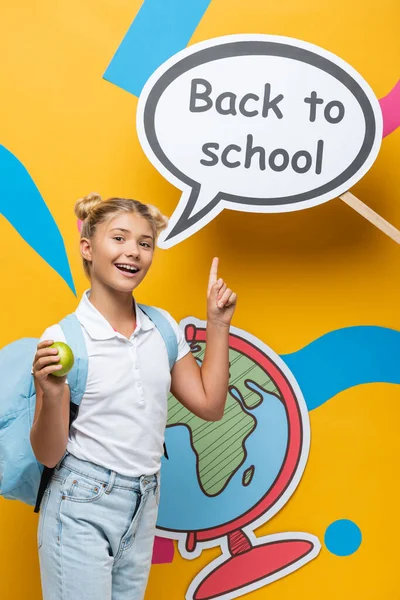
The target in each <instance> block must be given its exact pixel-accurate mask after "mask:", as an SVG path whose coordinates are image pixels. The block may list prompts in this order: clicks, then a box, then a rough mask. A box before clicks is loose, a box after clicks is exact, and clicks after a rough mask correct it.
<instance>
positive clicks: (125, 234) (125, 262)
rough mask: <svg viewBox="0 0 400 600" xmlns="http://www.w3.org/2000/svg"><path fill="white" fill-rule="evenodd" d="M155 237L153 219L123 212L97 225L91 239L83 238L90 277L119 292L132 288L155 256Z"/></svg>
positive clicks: (143, 275) (82, 246)
mask: <svg viewBox="0 0 400 600" xmlns="http://www.w3.org/2000/svg"><path fill="white" fill-rule="evenodd" d="M154 246H155V239H154V234H153V229H152V227H151V225H150V223H149V222H148V221H147V219H145V218H144V217H141V216H139V215H136V214H133V213H121V214H118V215H117V216H115V217H113V218H112V219H110V220H109V221H105V222H104V223H101V224H100V225H98V226H97V229H96V233H95V234H94V236H93V237H92V239H91V240H89V239H87V238H82V239H81V253H82V256H83V257H84V258H85V259H86V260H88V261H89V263H90V279H91V281H92V284H93V281H94V280H96V281H98V282H99V283H102V284H103V285H106V286H108V287H111V288H112V289H114V290H116V291H118V292H132V290H134V289H135V288H136V287H137V286H138V285H139V284H140V283H141V282H142V281H143V279H144V278H145V276H146V273H147V271H148V270H149V268H150V265H151V263H152V260H153V253H154Z"/></svg>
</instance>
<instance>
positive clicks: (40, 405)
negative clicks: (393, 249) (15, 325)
mask: <svg viewBox="0 0 400 600" xmlns="http://www.w3.org/2000/svg"><path fill="white" fill-rule="evenodd" d="M75 212H76V215H77V216H78V218H79V219H81V220H82V229H81V241H80V249H81V254H82V258H83V267H84V270H85V273H86V274H87V276H88V277H89V279H90V290H88V291H86V292H85V293H84V294H83V296H82V299H81V301H80V303H79V305H78V307H77V309H76V313H75V315H76V317H77V319H78V321H79V324H80V327H81V330H82V334H83V338H84V341H85V345H86V349H87V354H88V360H89V362H88V377H87V383H86V389H85V392H84V395H83V398H82V401H81V404H80V408H79V412H78V415H77V417H76V419H75V420H74V421H73V422H72V424H71V427H69V410H70V388H69V385H68V380H67V378H66V377H55V376H54V375H53V374H54V373H56V372H57V371H58V370H60V369H61V368H62V367H61V365H59V364H57V362H58V361H59V356H58V354H57V350H56V349H53V348H50V346H51V344H52V343H53V341H63V342H65V341H66V340H65V337H64V335H63V331H62V329H61V327H60V325H53V326H51V327H49V328H48V329H47V330H46V331H45V332H44V334H43V336H42V338H41V341H40V343H39V345H38V348H37V352H36V355H35V359H34V365H33V373H34V377H35V386H36V392H37V401H36V411H35V417H34V423H33V426H32V430H31V444H32V448H33V450H34V453H35V456H36V458H37V459H38V461H39V462H41V463H42V464H43V465H45V466H46V467H49V468H54V471H53V474H52V477H51V480H50V481H49V483H48V485H47V488H46V491H45V494H44V496H43V500H42V505H41V513H40V519H39V529H38V547H39V559H40V568H41V579H42V590H43V599H44V600H92V599H93V600H128V599H129V600H140V599H141V598H143V596H144V593H145V589H146V584H147V579H148V574H149V569H150V564H151V557H152V548H153V541H154V535H155V525H156V520H157V511H158V502H159V491H160V490H159V488H160V478H159V471H160V466H161V457H162V454H163V442H164V432H165V426H166V421H167V397H168V393H169V391H170V390H171V391H172V393H173V394H174V396H175V397H176V398H177V399H178V400H179V401H180V402H181V403H182V404H183V405H184V406H185V407H186V408H188V409H189V410H190V411H192V412H193V413H194V414H195V415H197V416H199V417H201V418H202V419H205V420H208V421H215V420H219V419H221V418H222V416H223V413H224V407H225V401H226V396H227V391H228V380H229V372H228V367H229V364H228V336H229V326H230V322H231V319H232V316H233V313H234V309H235V305H236V294H234V293H233V292H232V291H231V290H230V289H229V288H228V287H227V285H226V284H225V283H224V281H223V280H222V279H218V275H217V269H218V259H214V260H213V262H212V266H211V271H210V278H209V285H208V291H207V349H206V353H205V357H204V361H203V363H202V366H201V368H200V367H199V365H198V364H197V362H196V361H195V359H194V357H193V356H192V354H191V352H190V350H189V347H188V345H187V343H186V341H185V338H184V335H183V332H182V331H181V330H180V328H179V327H178V325H177V323H176V322H175V321H174V320H173V319H172V317H171V316H170V315H169V314H168V313H167V312H166V311H164V310H161V309H158V310H159V311H160V312H161V315H162V316H163V317H164V319H166V320H167V322H168V325H169V327H170V328H171V329H172V331H173V334H174V335H175V337H176V345H177V348H178V351H177V359H176V362H175V364H174V366H173V368H172V370H171V372H170V368H169V363H168V355H167V351H166V346H165V343H164V340H163V337H162V335H161V333H160V331H159V330H158V328H157V327H156V326H155V324H154V323H153V322H152V320H151V319H150V318H149V317H148V316H147V314H146V313H145V312H144V311H143V310H142V309H141V308H140V307H139V306H138V304H137V303H136V299H135V298H134V297H133V296H132V293H133V292H134V290H136V288H137V287H138V286H139V285H140V283H141V282H142V281H143V279H144V278H145V277H146V274H147V272H148V270H149V268H150V267H151V264H152V261H153V257H154V251H155V245H156V241H157V236H158V234H159V233H160V231H162V230H163V229H164V228H165V227H166V225H167V219H166V217H164V216H163V215H162V214H161V213H160V212H159V210H158V209H156V208H155V207H153V206H150V205H145V204H142V203H140V202H138V201H135V200H128V199H122V198H111V199H109V200H105V201H102V199H101V198H100V197H99V196H97V195H95V194H91V195H90V196H88V197H86V198H83V199H82V200H79V201H78V202H77V204H76V206H75ZM135 293H136V292H135ZM177 493H180V494H182V493H183V494H184V482H183V485H182V489H181V490H177ZM44 504H45V509H44Z"/></svg>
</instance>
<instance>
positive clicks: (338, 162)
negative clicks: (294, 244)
mask: <svg viewBox="0 0 400 600" xmlns="http://www.w3.org/2000/svg"><path fill="white" fill-rule="evenodd" d="M137 129H138V135H139V140H140V143H141V145H142V147H143V150H144V152H145V153H146V155H147V157H148V158H149V160H150V161H151V162H152V163H153V165H154V166H155V167H156V168H157V170H158V171H159V172H160V173H161V174H162V175H163V176H164V177H165V178H166V179H167V180H168V181H170V182H171V183H172V184H173V185H175V186H176V187H178V188H179V189H181V190H182V192H183V193H182V196H181V199H180V202H179V204H178V206H177V208H176V210H175V212H174V214H173V216H172V217H171V219H170V223H169V226H168V229H167V230H166V231H165V232H163V234H162V235H161V236H160V239H159V246H161V247H163V248H168V247H170V246H173V245H175V244H177V243H178V242H180V241H182V240H184V239H185V238H187V237H188V236H189V235H192V234H193V233H195V232H196V231H198V230H199V229H200V228H202V227H204V225H206V223H208V222H209V221H210V220H211V219H213V218H214V217H215V216H216V215H217V214H219V213H220V212H221V211H222V210H223V209H224V208H229V209H232V210H239V211H246V212H265V213H268V212H288V211H294V210H300V209H304V208H308V207H311V206H316V205H318V204H322V203H323V202H327V201H328V200H331V199H332V198H335V197H337V196H339V195H340V194H342V193H343V192H345V191H347V190H348V189H349V188H350V187H351V186H353V185H354V184H355V183H356V182H357V181H358V180H359V179H361V178H362V177H363V175H364V174H365V173H366V172H367V171H368V169H369V168H370V167H371V165H372V164H373V162H374V161H375V159H376V156H377V154H378V152H379V148H380V144H381V141H382V113H381V109H380V106H379V103H378V100H377V98H376V97H375V95H374V93H373V92H372V90H371V88H370V87H369V85H368V84H367V83H366V82H365V81H364V79H363V78H362V77H361V75H359V73H357V72H356V71H355V70H354V69H353V68H352V67H351V66H350V65H348V64H347V63H346V62H344V61H343V60H342V59H340V58H338V57H337V56H335V55H334V54H332V53H330V52H328V51H326V50H323V49H322V48H319V47H318V46H314V45H313V44H309V43H307V42H303V41H300V40H295V39H291V38H287V37H280V36H269V35H247V34H246V35H244V34H243V35H233V36H224V37H220V38H215V39H211V40H207V41H205V42H201V43H199V44H196V45H193V46H190V47H189V48H186V49H185V50H183V51H182V52H179V53H178V54H176V55H175V56H173V57H172V58H170V59H169V60H168V61H166V62H165V63H164V64H163V65H161V66H160V67H159V68H158V69H157V71H155V72H154V73H153V75H152V76H151V77H150V79H149V80H148V82H147V83H146V85H145V87H144V88H143V92H142V94H141V96H140V98H139V103H138V111H137Z"/></svg>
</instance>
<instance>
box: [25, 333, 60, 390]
mask: <svg viewBox="0 0 400 600" xmlns="http://www.w3.org/2000/svg"><path fill="white" fill-rule="evenodd" d="M45 340H53V342H64V344H66V343H67V340H66V339H65V335H64V332H63V330H62V328H61V326H60V325H51V326H50V327H48V328H47V329H46V330H45V331H44V332H43V334H42V335H41V336H40V339H39V344H40V342H44V341H45ZM31 372H32V373H33V367H32V371H31ZM65 383H68V379H67V380H66V381H65Z"/></svg>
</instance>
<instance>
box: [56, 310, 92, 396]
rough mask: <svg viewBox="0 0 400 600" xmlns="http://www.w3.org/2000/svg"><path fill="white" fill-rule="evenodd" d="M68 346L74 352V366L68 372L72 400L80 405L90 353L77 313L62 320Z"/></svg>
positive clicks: (84, 388) (61, 323)
mask: <svg viewBox="0 0 400 600" xmlns="http://www.w3.org/2000/svg"><path fill="white" fill-rule="evenodd" d="M60 325H61V328H62V330H63V332H64V335H65V339H66V340H67V344H68V346H70V347H71V349H72V352H73V353H74V359H75V360H74V366H73V367H72V369H71V371H70V372H69V373H68V384H69V387H70V390H71V402H73V403H74V404H76V405H77V406H79V405H80V403H81V400H82V398H83V395H84V393H85V390H86V382H87V374H88V363H89V359H88V355H87V350H86V344H85V340H84V338H83V334H82V328H81V324H80V323H79V321H78V318H77V316H76V315H75V313H72V314H71V315H68V316H67V317H65V318H64V319H63V320H62V321H60Z"/></svg>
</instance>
